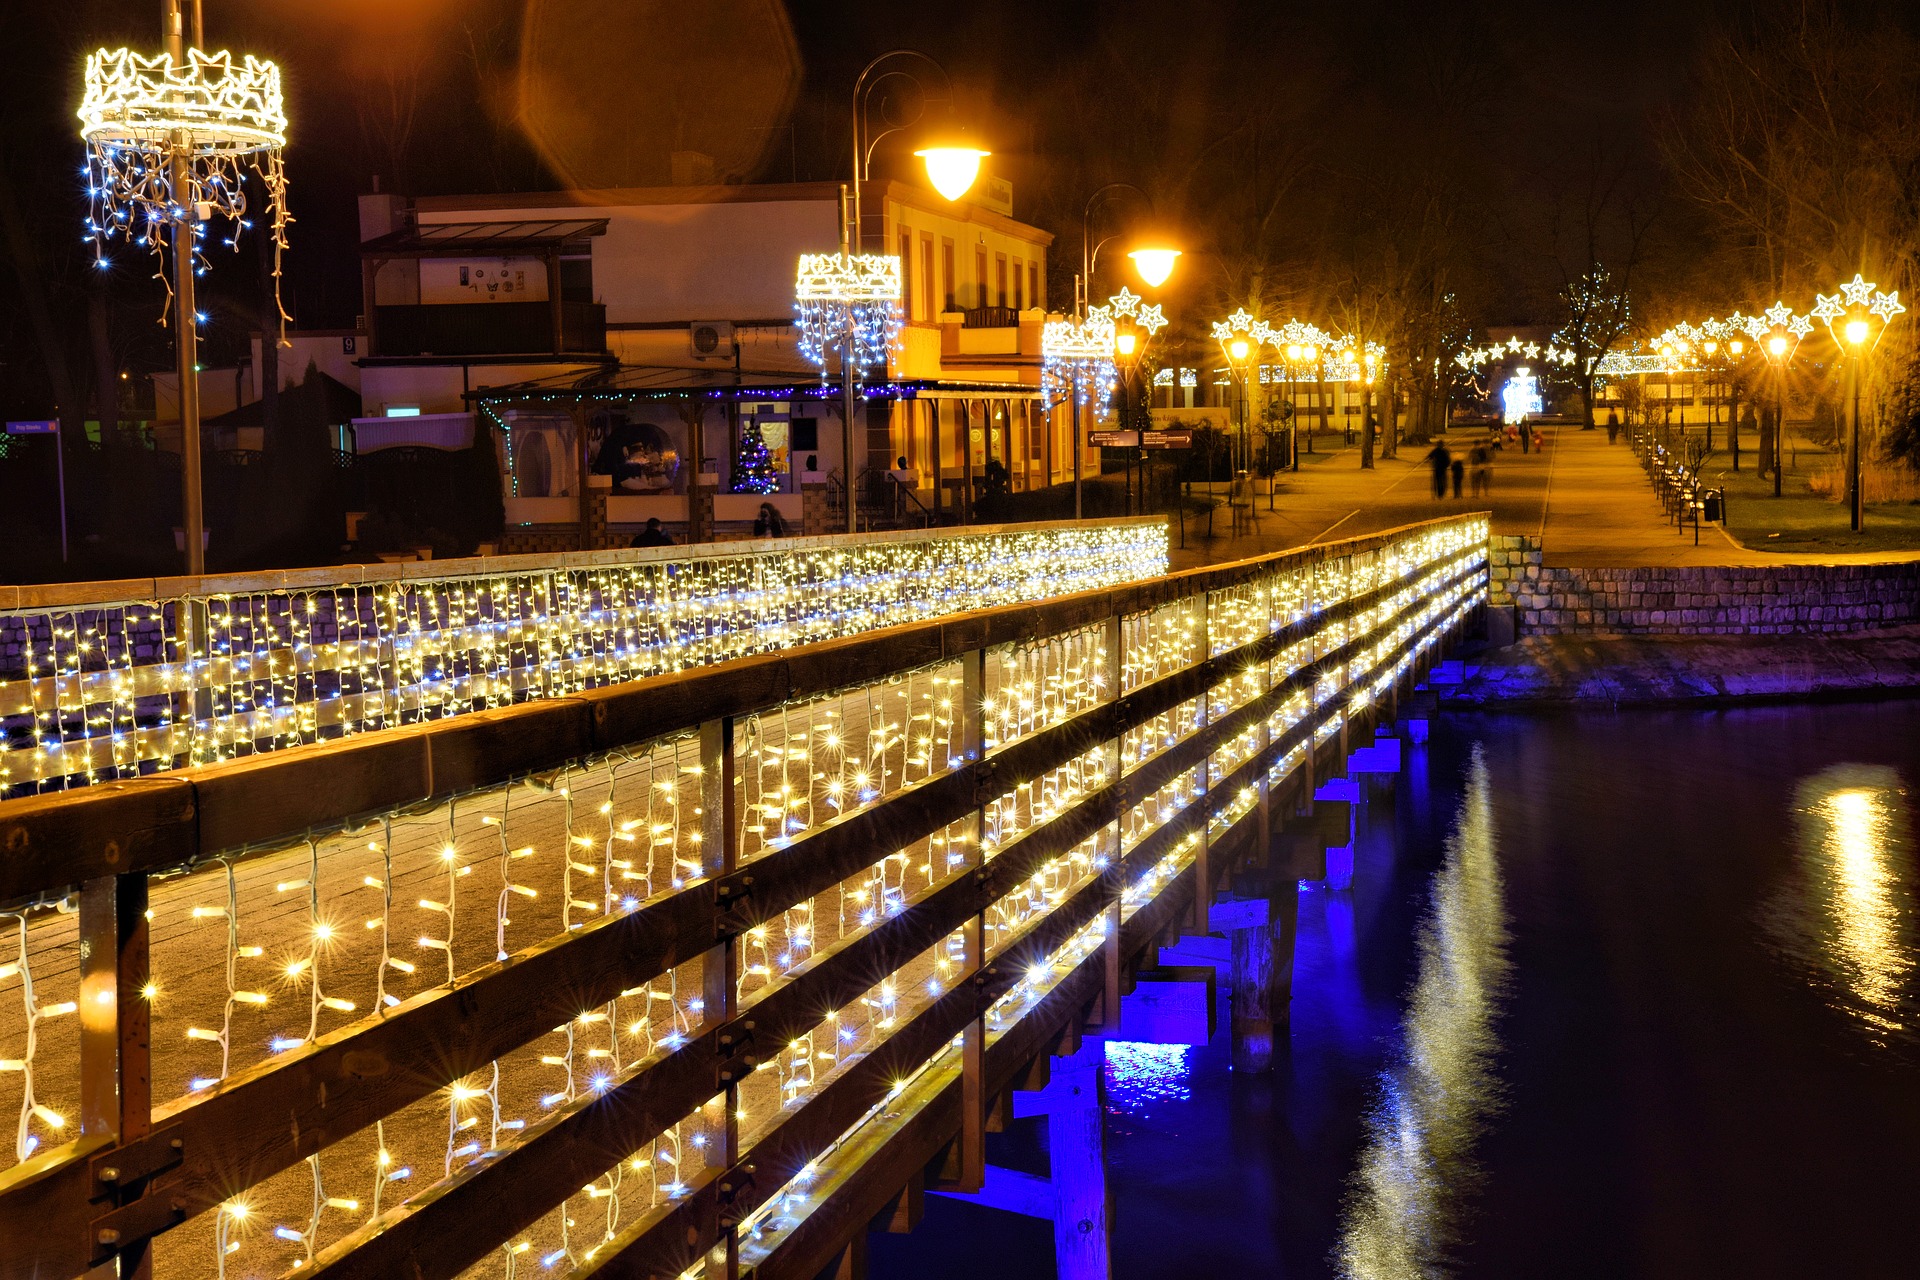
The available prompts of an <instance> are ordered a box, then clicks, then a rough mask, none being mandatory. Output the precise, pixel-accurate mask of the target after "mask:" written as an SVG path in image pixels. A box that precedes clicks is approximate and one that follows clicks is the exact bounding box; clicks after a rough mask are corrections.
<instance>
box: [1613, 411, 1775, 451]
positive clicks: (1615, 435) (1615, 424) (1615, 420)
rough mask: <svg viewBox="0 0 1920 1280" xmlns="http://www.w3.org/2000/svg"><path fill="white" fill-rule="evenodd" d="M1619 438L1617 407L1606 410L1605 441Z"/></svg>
mask: <svg viewBox="0 0 1920 1280" xmlns="http://www.w3.org/2000/svg"><path fill="white" fill-rule="evenodd" d="M1748 412H1749V413H1751V412H1752V410H1751V409H1749V410H1748ZM1619 438H1620V412H1619V410H1617V409H1609V410H1607V443H1608V444H1612V443H1613V442H1614V441H1616V440H1618V439H1619Z"/></svg>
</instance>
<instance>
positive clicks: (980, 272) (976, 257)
mask: <svg viewBox="0 0 1920 1280" xmlns="http://www.w3.org/2000/svg"><path fill="white" fill-rule="evenodd" d="M973 283H974V288H975V289H977V290H978V291H979V294H980V300H979V301H978V302H976V303H974V305H975V306H976V307H984V306H987V305H989V304H988V302H987V251H986V250H985V249H979V248H976V249H975V250H974V251H973Z"/></svg>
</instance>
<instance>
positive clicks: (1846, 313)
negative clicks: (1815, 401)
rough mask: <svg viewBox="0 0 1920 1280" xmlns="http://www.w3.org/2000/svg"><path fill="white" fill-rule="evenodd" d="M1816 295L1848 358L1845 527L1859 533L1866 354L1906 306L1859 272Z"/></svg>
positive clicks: (1816, 308) (1817, 305) (1819, 309)
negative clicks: (1850, 402) (1850, 412)
mask: <svg viewBox="0 0 1920 1280" xmlns="http://www.w3.org/2000/svg"><path fill="white" fill-rule="evenodd" d="M1816 297H1817V299H1818V301H1816V303H1815V304H1814V308H1813V314H1814V315H1816V316H1818V317H1819V318H1820V319H1822V320H1824V321H1826V322H1827V331H1828V332H1829V333H1831V334H1832V335H1833V339H1834V342H1835V343H1836V344H1837V345H1838V346H1839V347H1840V350H1841V351H1842V352H1843V353H1844V354H1845V355H1846V357H1847V381H1848V384H1849V389H1850V391H1851V397H1852V400H1853V420H1852V424H1851V427H1850V429H1849V431H1848V438H1847V527H1848V528H1850V529H1851V530H1853V532H1855V533H1859V532H1861V530H1862V529H1863V528H1864V520H1863V515H1862V512H1861V502H1860V383H1861V382H1862V380H1863V378H1862V375H1863V374H1864V373H1865V366H1866V359H1867V357H1868V356H1869V355H1870V354H1872V352H1873V349H1874V348H1875V347H1877V346H1879V345H1880V336H1881V335H1882V334H1884V333H1885V332H1886V331H1887V326H1888V325H1889V324H1891V323H1892V322H1893V318H1894V317H1895V316H1897V315H1900V314H1902V313H1903V312H1905V311H1906V308H1905V307H1903V306H1901V305H1900V292H1899V290H1897V289H1896V290H1895V291H1894V292H1892V293H1882V292H1880V291H1879V288H1878V287H1877V286H1876V285H1874V284H1873V283H1872V282H1871V281H1869V280H1867V279H1865V278H1864V277H1862V276H1861V275H1860V273H1859V272H1855V273H1854V276H1853V279H1852V280H1851V281H1849V282H1848V283H1846V284H1843V285H1841V286H1840V288H1839V290H1838V291H1837V292H1836V293H1835V294H1834V295H1833V296H1832V297H1830V298H1829V297H1827V296H1826V295H1825V294H1819V295H1816ZM1842 298H1844V299H1845V301H1844V302H1843V301H1842Z"/></svg>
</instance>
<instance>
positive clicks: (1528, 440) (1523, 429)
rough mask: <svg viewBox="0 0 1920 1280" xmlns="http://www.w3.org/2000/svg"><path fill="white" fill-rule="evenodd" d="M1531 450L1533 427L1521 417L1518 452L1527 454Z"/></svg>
mask: <svg viewBox="0 0 1920 1280" xmlns="http://www.w3.org/2000/svg"><path fill="white" fill-rule="evenodd" d="M1532 448H1533V427H1532V426H1531V425H1529V424H1528V422H1527V420H1526V419H1525V418H1524V417H1523V418H1521V419H1520V452H1522V453H1528V452H1531V451H1532Z"/></svg>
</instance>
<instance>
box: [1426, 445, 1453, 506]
mask: <svg viewBox="0 0 1920 1280" xmlns="http://www.w3.org/2000/svg"><path fill="white" fill-rule="evenodd" d="M1427 464H1428V465H1429V466H1431V467H1432V468H1433V496H1434V499H1435V501H1438V500H1440V499H1442V498H1445V497H1446V496H1447V473H1448V472H1449V471H1451V470H1452V469H1453V454H1451V453H1450V452H1448V451H1447V442H1446V441H1445V440H1439V441H1436V442H1435V443H1434V446H1433V449H1432V450H1431V451H1430V452H1429V453H1428V454H1427Z"/></svg>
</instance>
